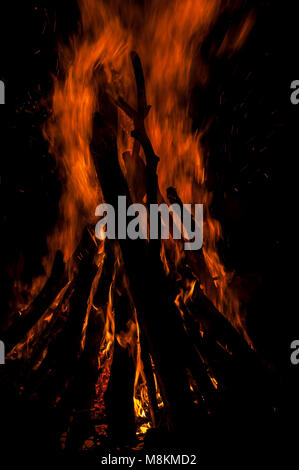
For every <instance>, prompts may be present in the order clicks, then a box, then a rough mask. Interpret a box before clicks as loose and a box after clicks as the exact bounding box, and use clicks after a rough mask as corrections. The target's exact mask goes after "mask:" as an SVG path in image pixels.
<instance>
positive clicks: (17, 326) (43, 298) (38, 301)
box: [3, 252, 67, 352]
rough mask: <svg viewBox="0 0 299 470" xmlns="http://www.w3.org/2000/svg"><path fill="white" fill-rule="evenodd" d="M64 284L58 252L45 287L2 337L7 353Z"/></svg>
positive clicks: (59, 253)
mask: <svg viewBox="0 0 299 470" xmlns="http://www.w3.org/2000/svg"><path fill="white" fill-rule="evenodd" d="M66 283H67V276H66V273H65V264H64V262H63V259H62V253H61V252H58V253H57V254H56V257H55V260H54V263H53V268H52V272H51V275H50V277H49V278H48V280H47V282H46V284H45V286H44V287H43V289H42V290H41V292H40V293H39V294H38V296H37V297H36V298H35V299H34V300H33V302H32V303H31V305H30V306H29V307H28V308H27V309H26V310H23V311H22V312H20V314H19V315H18V316H17V318H15V319H14V320H13V322H12V324H11V326H10V327H9V328H8V329H7V331H6V332H5V334H4V335H3V338H4V341H5V344H6V350H7V352H9V351H10V350H11V349H12V348H13V347H14V346H15V345H16V344H17V343H18V342H19V341H20V340H21V339H22V338H23V337H24V336H26V333H27V332H28V331H29V330H30V329H31V328H32V327H33V325H34V324H35V323H36V322H37V321H38V320H39V318H40V317H41V316H42V314H43V313H44V311H45V310H46V309H47V308H48V307H49V305H50V304H51V302H52V301H53V299H55V297H56V296H57V295H58V293H59V292H60V291H61V289H62V288H63V286H65V284H66Z"/></svg>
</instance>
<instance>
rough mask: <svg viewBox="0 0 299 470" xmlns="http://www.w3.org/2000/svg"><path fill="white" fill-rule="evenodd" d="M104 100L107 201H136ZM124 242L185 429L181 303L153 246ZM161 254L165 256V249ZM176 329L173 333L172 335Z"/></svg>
mask: <svg viewBox="0 0 299 470" xmlns="http://www.w3.org/2000/svg"><path fill="white" fill-rule="evenodd" d="M134 57H135V56H133V58H134ZM100 100H101V106H100V108H101V109H105V112H106V114H105V122H104V119H103V117H101V116H100V115H99V114H97V115H96V116H95V120H94V132H93V143H92V151H93V155H94V161H95V166H96V168H97V172H98V177H99V180H100V183H101V187H102V191H103V195H104V199H105V201H106V202H107V203H110V204H112V205H114V204H115V205H116V202H117V197H118V194H123V195H126V196H127V198H128V201H130V197H129V190H128V187H127V183H126V181H125V179H124V176H123V174H122V172H121V169H120V167H119V163H118V156H117V149H116V142H115V131H114V129H115V128H116V127H117V126H116V111H115V109H114V107H113V106H112V103H111V102H110V103H109V99H108V97H107V95H104V94H103V95H102V96H100ZM121 103H122V104H121V106H123V107H125V108H126V105H125V104H124V102H122V101H121ZM138 109H142V110H143V119H144V113H145V112H144V109H145V107H144V103H143V105H142V106H141V105H140V106H138ZM146 109H148V108H146ZM128 112H129V113H132V109H131V108H129V110H128ZM132 115H133V114H132ZM134 117H135V119H138V123H137V126H138V127H137V134H136V136H138V138H140V140H141V142H143V143H144V144H145V151H146V152H147V153H148V160H149V163H148V165H149V167H150V170H149V171H150V175H151V176H149V177H148V181H150V180H151V178H154V179H156V177H157V176H156V164H157V161H158V160H157V157H155V155H154V152H153V150H152V147H151V144H150V142H149V140H148V138H146V137H145V138H144V136H143V137H141V136H140V134H139V132H141V129H142V125H143V124H142V123H140V122H139V119H140V116H137V114H136V115H135V114H134ZM112 175H113V176H114V184H113V186H112V185H111V184H110V181H111V177H112ZM154 187H155V185H154ZM116 191H117V192H118V194H117V192H116ZM155 200H156V190H155V191H152V189H149V194H148V198H147V201H148V202H150V201H151V202H153V201H155ZM119 244H120V247H121V251H122V256H123V260H124V264H125V268H126V272H127V275H128V278H129V282H130V289H131V292H132V296H133V299H134V303H135V306H136V309H137V313H138V321H139V323H140V326H141V330H142V332H143V334H144V338H145V340H146V343H147V345H148V349H149V351H150V354H151V356H152V358H153V361H154V363H155V365H156V366H157V375H158V381H159V385H160V388H161V392H162V395H163V401H164V403H165V404H166V405H167V409H168V412H169V420H170V424H171V425H172V426H175V427H176V428H179V429H181V426H182V425H183V427H184V428H185V427H186V425H187V422H188V421H189V420H190V419H192V417H194V405H193V401H192V396H191V394H190V389H189V383H188V378H187V375H186V370H185V361H184V358H183V356H184V352H181V351H180V350H179V349H178V345H179V344H183V343H184V340H183V338H184V336H185V333H184V329H183V325H182V322H181V318H180V315H179V313H178V311H177V309H176V307H175V305H174V304H173V303H172V302H171V301H169V295H168V282H167V280H166V278H165V273H164V269H163V265H162V263H161V260H160V257H159V259H158V258H157V257H156V256H155V257H152V258H151V257H150V252H149V250H148V247H147V244H146V242H144V241H143V240H138V241H133V242H132V241H131V240H119ZM155 251H156V253H157V252H158V253H159V250H155ZM141 273H142V274H141ZM170 325H171V335H169V326H170ZM166 338H167V342H166V341H165V339H166Z"/></svg>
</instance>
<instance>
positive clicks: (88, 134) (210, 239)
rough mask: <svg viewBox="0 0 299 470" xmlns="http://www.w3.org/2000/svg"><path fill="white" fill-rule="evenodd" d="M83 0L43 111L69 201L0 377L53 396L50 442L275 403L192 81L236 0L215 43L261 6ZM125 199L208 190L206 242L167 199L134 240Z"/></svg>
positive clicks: (190, 200)
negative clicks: (220, 216) (214, 185)
mask: <svg viewBox="0 0 299 470" xmlns="http://www.w3.org/2000/svg"><path fill="white" fill-rule="evenodd" d="M235 4H236V5H235ZM79 6H80V17H81V18H80V26H79V28H78V31H76V33H74V34H73V35H72V36H71V37H70V38H69V40H68V42H63V43H61V44H60V45H59V47H58V56H59V60H58V68H57V74H56V76H55V77H54V78H53V92H52V94H51V96H50V97H48V101H47V106H48V112H49V117H48V119H47V121H46V122H45V124H44V126H43V135H44V138H45V140H46V141H47V143H48V146H49V152H50V154H51V155H52V156H53V158H55V161H56V164H57V168H58V171H59V177H60V181H61V186H62V194H61V198H60V205H59V211H60V214H59V218H58V220H57V223H56V225H55V227H54V228H53V230H52V231H51V233H49V234H48V240H47V243H48V255H47V256H46V257H45V258H44V260H43V264H44V270H45V275H44V276H41V277H38V278H36V279H34V280H33V284H32V286H31V289H30V296H29V300H28V301H27V304H26V305H20V306H19V309H18V311H16V312H14V315H12V317H11V319H10V322H9V324H8V325H7V328H6V330H5V332H4V334H3V335H2V337H1V340H3V344H5V348H6V364H5V367H6V369H1V374H2V373H3V375H1V383H3V384H8V383H10V384H13V386H14V387H15V390H16V394H17V395H18V396H19V397H22V399H24V400H28V402H30V403H42V404H43V406H44V407H45V408H47V409H49V410H51V413H53V416H51V432H52V431H53V433H52V436H51V438H52V439H53V441H54V444H53V445H54V446H55V448H59V449H63V450H76V451H78V450H80V451H84V450H87V451H88V450H90V449H95V448H97V447H101V446H103V445H105V444H107V442H109V443H113V445H114V446H116V447H121V446H129V447H130V448H140V446H142V445H143V442H144V440H146V439H147V436H150V435H154V434H155V431H156V432H159V431H161V430H162V431H163V432H166V433H178V432H180V433H181V432H183V433H184V432H185V431H186V430H194V429H196V428H197V426H198V423H199V422H200V420H202V419H205V418H206V417H208V416H219V415H221V416H222V415H224V416H230V415H232V414H233V415H237V414H238V412H239V410H240V409H242V410H243V403H244V401H245V402H246V406H247V411H246V413H248V415H250V413H251V412H252V407H250V402H251V400H253V397H255V398H254V400H253V401H254V407H255V412H259V411H260V410H261V409H263V410H265V412H266V413H271V411H272V408H271V407H272V403H271V398H270V397H268V396H266V392H265V393H264V389H265V390H266V389H267V387H266V385H265V382H266V380H267V379H266V378H265V377H266V376H265V373H264V368H263V367H264V365H263V363H262V361H261V359H260V357H259V355H258V354H257V352H256V351H255V348H254V345H253V344H252V341H251V338H250V337H249V334H248V332H247V329H246V308H245V307H246V305H245V302H244V298H242V292H240V290H239V289H238V283H237V282H235V276H234V272H233V271H230V270H228V269H227V268H226V267H225V265H224V263H223V262H222V260H221V256H220V255H219V253H218V245H219V241H220V240H221V237H222V229H221V225H220V222H219V221H218V220H217V219H216V218H215V217H214V216H213V213H212V210H211V205H212V200H213V192H212V191H211V190H210V187H209V184H208V170H207V168H208V155H209V149H207V148H205V146H204V135H205V132H206V131H207V129H208V127H209V123H206V125H205V126H204V127H203V128H202V129H200V130H194V128H193V123H192V117H191V115H190V104H191V91H190V90H191V89H192V87H194V86H195V84H196V85H198V86H202V87H204V86H205V84H206V83H207V82H208V81H209V79H210V74H212V71H211V70H210V68H209V63H208V62H207V61H204V60H203V58H202V57H201V55H200V54H199V51H200V49H201V46H202V44H203V43H204V41H205V40H206V38H207V37H208V35H209V34H210V32H211V30H212V29H213V28H214V27H215V25H216V24H218V23H219V22H220V21H221V19H222V18H223V17H224V16H225V15H226V17H227V15H228V17H229V15H233V14H235V13H236V11H238V15H239V16H238V18H239V21H238V24H237V25H236V24H235V23H234V24H232V25H228V26H227V27H226V29H225V31H222V36H221V41H219V44H217V45H214V46H213V47H215V51H214V52H213V53H214V54H216V55H218V56H219V57H220V56H227V57H230V56H232V55H233V54H234V53H236V52H237V51H239V50H240V49H241V48H242V47H243V45H244V44H245V42H246V39H247V37H248V35H249V34H250V31H251V28H252V26H253V18H254V17H253V14H252V12H251V11H250V10H246V11H245V10H244V11H242V14H240V12H239V10H238V2H228V3H227V4H226V2H222V1H221V0H209V1H207V0H192V1H191V0H190V1H188V0H185V1H183V0H175V1H165V2H161V1H160V0H152V1H151V2H150V3H149V4H148V5H147V4H145V3H140V4H138V5H137V4H135V3H134V5H133V2H132V3H131V2H123V1H121V0H115V1H113V2H106V1H100V0H80V1H79ZM119 198H123V199H124V200H125V201H126V204H127V207H128V206H130V205H132V204H142V205H143V206H144V207H146V209H147V211H148V213H149V210H150V205H157V204H159V205H160V204H166V205H167V206H172V205H174V204H176V205H177V206H178V207H180V208H183V206H184V205H185V204H190V211H191V213H190V217H191V222H192V223H195V219H196V217H195V215H196V214H194V210H193V208H192V205H193V204H202V205H203V243H202V246H201V247H200V249H194V250H192V249H191V250H186V249H185V245H186V237H184V236H182V237H181V238H179V237H176V236H175V234H174V232H175V229H176V228H177V227H176V225H175V220H174V214H173V213H172V214H171V215H170V218H169V221H170V223H169V230H167V232H168V233H167V234H166V235H167V236H165V237H161V236H156V237H155V238H151V237H150V236H149V234H147V236H145V237H142V238H140V239H137V240H132V239H128V238H127V237H126V236H123V226H122V225H121V222H120V217H119V215H118V213H117V207H118V202H119ZM99 204H106V205H107V204H109V205H110V206H112V207H114V208H115V214H116V215H115V220H114V223H115V233H116V237H115V239H111V238H109V237H107V236H105V235H104V236H102V239H100V237H98V236H96V229H95V228H96V224H97V222H98V216H97V215H96V208H97V207H98V206H99ZM102 215H103V214H102ZM129 220H131V219H129ZM160 222H161V220H160ZM148 223H149V222H146V227H148ZM183 228H184V227H183ZM159 230H160V232H161V231H162V230H163V226H162V223H160V227H159ZM160 232H159V233H160ZM164 232H165V230H164ZM103 233H105V232H103ZM23 287H24V286H23ZM257 404H258V405H257ZM34 406H35V405H34ZM38 406H39V405H38ZM192 432H193V431H192Z"/></svg>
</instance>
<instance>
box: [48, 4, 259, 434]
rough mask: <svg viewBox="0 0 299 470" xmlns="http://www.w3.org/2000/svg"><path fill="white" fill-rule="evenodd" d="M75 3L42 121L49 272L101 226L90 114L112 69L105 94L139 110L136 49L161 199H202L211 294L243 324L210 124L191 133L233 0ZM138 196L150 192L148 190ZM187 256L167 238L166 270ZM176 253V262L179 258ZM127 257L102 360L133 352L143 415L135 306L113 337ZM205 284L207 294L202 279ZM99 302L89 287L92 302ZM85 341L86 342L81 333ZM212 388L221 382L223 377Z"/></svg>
mask: <svg viewBox="0 0 299 470" xmlns="http://www.w3.org/2000/svg"><path fill="white" fill-rule="evenodd" d="M78 1H79V7H80V15H81V22H80V27H79V33H76V34H74V35H73V37H71V38H70V40H69V43H68V45H66V44H63V45H61V46H60V47H59V64H60V65H59V70H58V74H57V76H56V77H55V78H54V84H53V96H52V113H51V116H50V118H49V120H48V122H47V123H46V125H45V127H44V136H45V138H46V139H47V140H48V142H49V149H50V152H51V153H52V154H53V155H54V157H55V159H56V162H57V166H58V168H59V171H60V176H61V181H62V188H63V193H62V197H61V201H60V217H59V221H58V223H57V226H56V227H55V230H54V231H53V233H52V234H51V236H50V237H49V240H48V244H49V256H48V258H47V260H45V264H46V265H47V269H46V270H47V272H49V266H50V265H51V260H53V258H54V254H55V253H56V251H57V250H58V249H60V250H61V251H63V253H64V259H65V261H67V260H69V259H70V258H71V255H72V253H73V252H74V250H75V248H76V246H77V245H78V242H79V240H80V237H81V234H82V231H83V229H84V227H85V226H86V225H88V224H92V223H93V222H94V220H93V217H94V212H95V207H96V206H97V205H98V203H99V202H100V201H101V200H102V194H101V188H100V186H99V183H98V179H97V175H96V171H95V167H94V163H93V160H92V157H91V153H90V142H91V138H92V124H93V116H94V113H95V111H96V109H97V106H98V99H97V97H98V91H99V89H98V87H99V83H98V82H99V80H97V76H98V72H99V70H100V71H101V73H104V74H105V77H106V85H105V86H106V87H107V90H106V91H107V93H109V94H110V95H111V96H113V97H117V96H118V95H121V96H122V97H123V98H124V99H125V100H126V101H128V102H129V103H130V104H131V105H132V106H134V105H136V90H135V83H134V77H133V72H132V67H131V63H130V59H129V52H130V51H131V50H133V49H134V50H136V51H137V53H138V54H139V56H140V58H141V62H142V64H143V67H144V74H145V82H146V88H147V97H148V102H149V104H151V106H152V109H151V112H150V113H149V116H148V118H147V122H146V128H147V132H148V134H149V137H150V139H151V142H152V145H153V148H154V150H155V152H156V154H157V155H159V157H160V163H159V165H158V177H159V188H160V191H161V195H162V197H163V198H164V199H165V200H167V198H166V190H167V188H168V187H170V186H172V187H175V188H176V190H177V193H178V195H179V197H180V198H181V200H182V201H183V202H185V203H202V204H204V206H205V222H204V246H203V255H204V259H205V263H206V265H207V268H208V270H209V273H210V275H211V277H212V278H213V280H214V284H215V287H216V289H215V291H216V294H215V295H214V296H213V298H211V300H212V301H213V303H214V304H215V305H216V306H217V308H218V309H219V310H220V311H221V312H223V313H224V314H225V315H226V316H227V317H228V318H230V320H231V321H232V323H233V324H234V325H235V326H237V327H241V326H242V325H241V320H240V318H239V314H238V312H239V300H238V298H237V297H236V296H235V294H234V293H233V292H232V290H231V289H230V280H231V273H228V272H227V271H226V269H225V267H224V266H223V264H222V262H221V260H220V258H219V255H218V253H217V242H218V240H219V239H220V238H221V226H220V223H219V222H218V221H217V220H215V219H214V218H213V217H212V216H211V213H210V206H211V202H212V196H213V195H212V194H211V193H210V192H209V191H208V189H207V187H206V184H205V183H206V167H205V152H206V149H204V147H203V144H202V137H203V135H204V131H205V130H204V129H203V130H201V132H193V129H192V120H191V117H190V115H189V105H190V90H191V89H192V86H193V85H194V83H197V84H200V85H201V86H202V87H204V86H205V84H206V83H207V82H208V80H209V74H210V71H209V65H208V64H207V63H206V62H205V60H204V59H203V58H202V57H201V55H200V48H201V45H202V43H203V41H204V40H205V38H207V36H208V34H209V32H210V31H211V29H212V27H213V26H214V25H215V24H216V22H217V20H218V19H219V18H220V16H221V14H222V13H223V12H224V11H225V10H226V9H228V10H230V9H231V6H227V5H226V4H227V2H222V1H221V0H164V1H163V2H161V0H151V1H150V2H146V3H145V4H142V5H141V4H138V3H137V2H133V1H127V2H124V1H123V0H113V1H109V2H108V1H105V0H78ZM235 3H236V4H237V3H238V2H237V1H236V2H235ZM252 23H253V16H252V15H251V16H247V17H246V18H245V19H244V20H243V21H241V23H240V25H239V26H238V27H237V28H230V27H229V28H228V31H227V32H226V34H225V36H224V39H223V41H222V44H221V45H220V46H219V47H218V50H217V51H216V52H215V54H218V55H220V54H225V53H227V54H228V55H231V54H233V53H234V52H235V51H237V50H239V49H240V47H242V45H243V43H244V42H245V40H246V38H247V36H248V34H249V31H250V29H251V27H252ZM102 86H103V85H102ZM118 126H119V128H118V134H117V144H118V151H119V162H120V165H121V168H122V170H123V172H124V174H125V175H126V177H127V180H128V182H129V180H130V183H131V185H132V184H133V186H134V181H133V183H132V178H131V179H130V176H132V175H130V174H129V171H130V170H129V169H130V165H127V166H126V165H125V162H124V157H123V156H124V155H126V156H127V157H126V158H130V156H132V154H133V146H134V142H133V139H132V137H131V130H132V123H131V122H130V120H129V119H128V118H127V116H125V115H124V113H123V112H121V111H119V122H118ZM137 157H138V158H139V160H138V161H139V163H138V165H139V168H140V169H141V168H144V155H143V153H142V150H139V152H138V155H137ZM136 165H137V163H136ZM131 166H132V165H131ZM136 168H137V166H136ZM136 168H135V169H136ZM135 179H136V178H135ZM144 180H145V179H144V178H143V179H141V178H140V179H137V182H136V181H135V185H138V184H140V185H142V184H144ZM134 189H136V188H134ZM135 193H136V194H139V195H140V197H141V198H144V191H142V188H140V190H139V191H137V192H136V190H135ZM169 253H172V254H169ZM173 253H174V254H173ZM182 256H183V254H182V250H181V248H180V247H179V244H177V243H176V242H174V241H173V240H170V241H169V243H166V242H165V243H164V244H163V249H162V260H163V263H164V265H165V266H166V269H167V273H169V272H170V266H171V263H172V264H174V265H175V267H176V266H177V264H178V261H179V259H180V258H181V257H182ZM170 258H172V259H173V258H174V262H173V261H172V259H170ZM120 263H121V258H120V255H119V256H117V258H116V261H115V266H114V274H113V279H112V283H111V285H110V290H109V301H108V305H107V311H106V323H105V328H104V335H103V343H102V346H101V357H103V356H107V355H108V354H109V353H110V352H111V351H112V346H113V344H114V341H115V339H116V340H117V341H118V342H119V344H120V345H121V346H122V347H127V348H129V350H130V351H131V353H132V355H133V356H134V357H135V358H136V376H135V387H134V406H135V414H136V416H137V417H142V418H146V417H147V415H148V413H147V408H148V396H147V389H146V380H145V376H144V371H143V365H142V360H141V352H140V338H139V336H140V332H139V325H138V321H137V317H136V312H135V311H134V315H133V317H132V319H131V320H130V322H129V323H128V325H127V331H125V332H121V333H119V334H117V335H116V334H115V323H114V307H113V293H114V289H115V281H116V275H117V272H118V270H119V268H120ZM195 282H196V281H194V283H191V284H190V285H189V286H187V291H186V292H185V293H184V294H182V298H184V300H185V301H186V300H187V299H188V297H190V296H192V293H193V290H194V286H195ZM201 284H202V286H203V289H204V290H206V293H207V294H208V289H207V287H206V286H205V280H204V279H203V280H201ZM93 290H94V289H92V291H93ZM209 295H210V294H209ZM92 299H93V294H92V293H91V296H90V299H89V308H91V306H92ZM177 300H178V299H177ZM85 327H86V325H85V326H84V328H85ZM82 341H83V343H82V345H84V337H83V340H82ZM214 386H215V387H217V383H216V382H215V383H214ZM157 390H158V388H157ZM160 402H161V400H160ZM142 426H143V427H142V428H141V429H140V431H141V432H143V431H146V429H148V424H143V425H142Z"/></svg>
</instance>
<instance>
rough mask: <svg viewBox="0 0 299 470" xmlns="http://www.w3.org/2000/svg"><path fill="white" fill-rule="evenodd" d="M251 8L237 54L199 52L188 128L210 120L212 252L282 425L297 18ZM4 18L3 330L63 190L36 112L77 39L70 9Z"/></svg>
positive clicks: (292, 408) (293, 207)
mask: <svg viewBox="0 0 299 470" xmlns="http://www.w3.org/2000/svg"><path fill="white" fill-rule="evenodd" d="M241 3H243V5H244V8H246V7H247V6H248V5H249V2H246V1H244V2H241ZM250 5H253V6H255V9H256V10H255V11H256V23H255V26H254V28H253V30H252V32H251V34H250V36H249V39H248V40H247V42H246V44H245V46H244V47H243V48H242V49H241V51H240V52H238V53H236V54H235V55H234V56H233V57H232V58H231V59H229V60H228V59H227V58H225V57H224V58H222V59H220V58H218V59H216V58H215V57H213V56H212V55H211V45H210V44H209V41H207V44H206V45H205V46H204V48H203V51H202V53H203V54H204V56H205V57H206V59H207V60H209V62H210V69H211V80H210V82H209V85H208V87H207V88H206V89H205V90H202V89H194V90H193V105H192V109H191V112H192V116H193V118H194V127H195V128H200V126H202V125H204V123H205V122H207V120H209V119H210V118H211V117H212V118H213V119H212V125H211V127H210V130H209V133H208V135H207V136H206V147H207V148H209V150H210V156H209V169H208V174H209V182H208V184H209V186H210V188H211V189H213V191H214V201H213V205H212V210H213V215H214V216H215V217H216V218H218V219H219V220H220V221H221V224H222V227H223V235H224V238H223V241H222V242H221V244H220V246H219V250H220V253H221V257H222V259H223V261H224V263H225V265H226V267H227V268H229V269H233V270H235V271H236V273H237V274H238V275H239V276H240V278H242V279H244V280H245V281H244V282H245V286H248V290H250V297H249V300H248V308H247V310H248V317H247V326H248V332H249V334H250V336H251V337H252V339H253V342H254V344H255V346H256V348H257V349H258V350H259V351H261V353H262V355H263V356H264V357H265V358H266V359H267V360H269V361H270V362H271V363H273V364H274V366H275V367H277V368H278V370H279V371H280V374H281V377H282V378H283V379H282V383H283V385H282V388H281V391H280V393H281V397H280V403H281V413H282V414H283V415H284V416H292V415H293V414H296V413H297V410H298V408H299V406H298V404H297V394H298V378H297V376H298V372H299V366H297V367H298V369H297V368H296V366H292V365H291V364H290V359H289V357H290V343H291V341H292V340H294V339H299V320H298V317H299V315H298V307H297V291H298V287H297V285H296V284H297V278H298V275H297V251H298V241H297V223H296V222H297V191H298V182H297V165H296V163H297V159H298V152H299V143H298V142H297V136H298V135H299V134H298V128H297V123H298V120H299V105H298V107H296V106H293V105H292V104H291V103H290V83H291V82H292V81H293V80H296V79H299V66H298V59H297V54H298V52H297V44H298V39H299V31H298V27H297V17H298V16H297V12H296V11H294V2H293V3H291V2H290V3H288V2H283V5H282V4H281V2H270V1H263V2H259V1H255V2H250ZM0 18H1V31H0V79H2V80H3V81H4V82H5V85H6V104H5V106H1V107H0V154H1V186H0V194H1V196H0V197H1V206H2V211H1V232H2V242H1V248H0V249H1V260H2V262H3V270H2V281H1V304H0V305H1V311H0V326H3V327H4V326H5V324H6V319H7V316H8V313H9V310H10V306H11V305H13V303H14V299H13V295H14V291H13V288H12V282H13V279H14V278H15V277H17V278H20V279H21V280H22V281H23V282H25V283H30V282H31V279H32V278H33V277H34V276H37V275H39V274H40V273H41V272H42V266H41V259H42V256H43V255H45V254H46V252H47V245H46V235H47V233H49V231H50V230H51V228H52V227H53V225H54V223H55V220H56V218H57V213H58V202H59V195H60V183H59V179H58V174H57V170H56V167H55V163H54V160H53V158H52V157H51V155H49V154H48V151H47V144H46V143H45V142H44V140H43V138H42V134H41V126H42V123H43V122H44V121H45V119H46V118H47V111H46V108H45V106H43V104H42V103H43V99H44V98H45V97H47V96H48V95H49V93H50V90H51V84H52V80H51V73H55V71H56V70H57V41H58V40H65V41H66V40H67V38H68V36H69V34H70V32H71V31H73V30H74V29H75V28H76V24H77V10H76V2H75V1H73V0H67V1H66V0H64V1H63V2H61V1H58V0H53V1H48V2H46V1H26V2H22V3H20V4H17V3H15V2H12V3H11V4H10V6H9V7H7V5H6V6H5V7H4V8H2V6H1V12H0ZM223 21H224V24H225V19H224V20H223ZM221 27H222V26H221V25H220V26H219V27H218V28H219V29H218V30H216V31H214V37H215V35H216V36H217V34H220V35H221ZM220 97H221V105H220Z"/></svg>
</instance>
